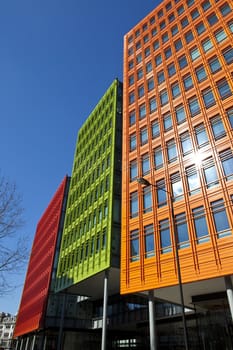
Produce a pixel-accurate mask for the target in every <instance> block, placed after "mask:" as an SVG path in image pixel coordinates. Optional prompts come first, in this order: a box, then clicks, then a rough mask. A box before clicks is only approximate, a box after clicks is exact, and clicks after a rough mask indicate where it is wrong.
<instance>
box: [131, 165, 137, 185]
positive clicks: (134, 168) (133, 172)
mask: <svg viewBox="0 0 233 350" xmlns="http://www.w3.org/2000/svg"><path fill="white" fill-rule="evenodd" d="M137 177H138V163H137V160H133V161H131V162H130V181H134V180H136V179H137Z"/></svg>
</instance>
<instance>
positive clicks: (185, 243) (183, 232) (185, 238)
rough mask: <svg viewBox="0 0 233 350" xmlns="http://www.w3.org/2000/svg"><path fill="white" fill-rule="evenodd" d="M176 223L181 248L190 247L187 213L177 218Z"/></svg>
mask: <svg viewBox="0 0 233 350" xmlns="http://www.w3.org/2000/svg"><path fill="white" fill-rule="evenodd" d="M175 221H176V230H177V241H178V246H179V248H180V249H181V248H186V247H189V245H190V243H189V235H188V226H187V221H186V215H185V213H182V214H179V215H176V216H175Z"/></svg>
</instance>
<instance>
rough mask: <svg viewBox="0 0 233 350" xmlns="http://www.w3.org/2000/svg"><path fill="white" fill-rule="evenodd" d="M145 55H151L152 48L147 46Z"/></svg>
mask: <svg viewBox="0 0 233 350" xmlns="http://www.w3.org/2000/svg"><path fill="white" fill-rule="evenodd" d="M144 54H145V57H148V56H149V55H150V48H149V47H147V48H146V49H145V51H144Z"/></svg>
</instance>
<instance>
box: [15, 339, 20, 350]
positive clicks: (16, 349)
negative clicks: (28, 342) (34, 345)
mask: <svg viewBox="0 0 233 350" xmlns="http://www.w3.org/2000/svg"><path fill="white" fill-rule="evenodd" d="M18 349H19V339H17V340H16V344H15V350H18Z"/></svg>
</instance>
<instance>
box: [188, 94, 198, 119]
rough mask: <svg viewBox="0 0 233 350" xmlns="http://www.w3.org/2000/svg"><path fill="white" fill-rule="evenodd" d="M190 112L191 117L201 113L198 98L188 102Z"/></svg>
mask: <svg viewBox="0 0 233 350" xmlns="http://www.w3.org/2000/svg"><path fill="white" fill-rule="evenodd" d="M188 105H189V111H190V114H191V117H194V116H195V115H196V114H198V113H200V106H199V102H198V99H197V97H192V98H190V99H189V100H188Z"/></svg>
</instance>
